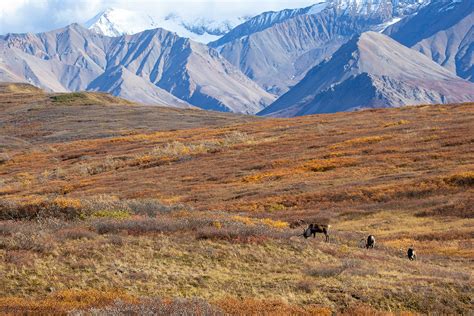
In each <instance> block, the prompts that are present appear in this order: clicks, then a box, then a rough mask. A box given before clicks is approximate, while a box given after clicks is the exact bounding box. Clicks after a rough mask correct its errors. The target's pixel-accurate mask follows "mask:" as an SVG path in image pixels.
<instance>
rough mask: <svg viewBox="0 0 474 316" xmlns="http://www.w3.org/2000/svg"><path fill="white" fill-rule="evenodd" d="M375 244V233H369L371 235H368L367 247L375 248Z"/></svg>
mask: <svg viewBox="0 0 474 316" xmlns="http://www.w3.org/2000/svg"><path fill="white" fill-rule="evenodd" d="M374 246H375V237H374V235H369V237H367V243H366V244H365V247H366V248H367V249H370V248H372V249H373V248H374Z"/></svg>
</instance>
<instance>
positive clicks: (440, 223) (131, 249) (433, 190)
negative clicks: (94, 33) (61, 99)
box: [0, 96, 474, 313]
mask: <svg viewBox="0 0 474 316" xmlns="http://www.w3.org/2000/svg"><path fill="white" fill-rule="evenodd" d="M13 98H15V96H14V97H13ZM34 98H37V96H35V97H34ZM2 100H5V98H3V99H2ZM43 102H45V103H44V105H42V107H43V108H42V109H41V111H40V115H34V114H31V112H34V111H27V113H30V114H28V115H32V116H30V117H29V118H28V120H26V119H25V120H22V121H21V122H20V124H25V125H22V126H26V124H30V125H31V126H33V127H34V129H33V128H32V129H30V130H35V131H42V132H44V131H45V130H47V131H48V133H51V132H53V133H54V132H57V130H61V129H63V128H64V125H63V123H62V121H59V122H58V121H56V120H52V121H50V122H52V123H53V124H47V125H46V124H45V123H39V124H36V123H37V122H38V121H40V122H41V120H42V119H43V118H44V117H45V116H44V115H43V114H44V113H52V112H48V110H47V109H48V108H49V107H52V106H55V107H58V106H59V107H60V108H61V111H67V109H73V110H72V112H68V113H77V112H78V110H80V109H82V108H80V107H78V108H76V105H71V104H68V105H67V109H66V106H61V105H60V104H55V105H52V104H50V101H43ZM25 103H27V102H25ZM32 103H34V104H37V101H34V102H32ZM3 106H4V107H5V106H6V105H3ZM18 106H19V107H25V106H26V105H24V104H19V105H16V107H17V108H18ZM35 107H36V105H35ZM97 108H98V109H99V110H100V111H104V108H106V107H99V106H97ZM126 108H127V111H129V109H131V108H132V107H126ZM56 109H57V108H56ZM8 110H9V109H8V108H7V112H8ZM146 110H147V109H143V111H146ZM74 111H75V112H74ZM119 111H122V108H120V110H119ZM86 112H87V111H83V110H82V111H80V113H81V115H82V114H83V113H86ZM114 112H115V109H114ZM178 112H179V111H175V110H170V113H173V114H167V115H168V116H165V118H163V122H167V123H166V124H170V121H172V122H173V123H176V124H179V128H180V129H179V130H174V131H173V130H169V128H168V130H164V131H156V130H157V129H156V128H154V127H152V125H151V124H148V123H144V124H143V128H142V129H141V130H140V131H138V132H137V130H136V129H135V128H133V124H130V125H127V124H125V123H123V122H124V121H115V122H116V125H114V124H112V125H110V124H109V123H103V124H109V125H107V126H112V127H111V130H112V132H110V133H106V134H103V132H102V131H103V129H102V128H101V127H102V126H103V125H101V124H91V123H90V122H89V123H87V122H86V123H79V125H80V126H83V128H84V129H85V130H87V131H88V132H87V133H81V135H80V136H77V138H76V139H80V140H72V141H64V139H61V138H58V137H55V138H51V139H48V138H46V137H42V136H38V135H36V134H35V135H28V134H27V133H24V134H22V136H21V138H22V141H29V143H31V145H30V146H29V147H27V148H26V147H24V146H20V147H14V146H12V147H7V148H6V149H5V153H4V155H5V156H4V157H7V158H5V159H3V163H0V177H1V182H0V195H1V196H2V200H3V203H4V204H3V208H2V206H1V205H2V204H0V214H2V217H3V218H4V219H5V218H8V216H10V217H11V216H17V217H21V216H25V214H27V215H31V214H33V215H31V216H32V217H34V216H39V217H40V218H39V219H38V218H36V219H35V220H32V221H28V220H23V221H21V222H15V223H14V222H11V221H3V222H2V225H3V226H1V227H2V234H3V237H4V240H3V243H2V244H1V245H0V246H1V249H0V256H1V257H2V258H3V259H4V263H3V264H2V266H1V267H0V273H3V274H4V275H5V276H6V278H5V280H6V282H5V283H6V286H5V287H2V290H1V291H2V292H1V295H2V296H4V297H6V298H4V299H2V300H0V306H4V307H5V306H19V305H25V304H27V303H26V302H25V301H21V300H20V299H19V298H15V299H14V298H12V297H11V296H15V297H24V298H29V297H47V295H56V294H55V293H58V292H57V291H72V292H73V293H75V292H74V291H78V290H90V289H91V288H92V289H110V291H111V292H110V293H112V294H110V295H111V296H114V295H119V294H114V293H115V292H114V291H116V290H117V289H118V290H119V291H125V292H126V293H127V294H120V295H131V298H129V297H128V296H127V297H124V298H123V300H125V301H127V300H131V301H134V300H135V299H136V298H141V297H192V296H197V297H201V298H204V299H205V300H207V301H210V302H211V303H212V304H214V305H216V306H218V307H219V308H221V309H223V310H225V311H227V312H237V311H242V310H245V309H244V308H251V309H253V310H259V309H260V310H269V309H271V308H273V309H274V310H276V311H279V312H281V313H288V312H295V313H297V312H298V313H304V312H307V313H311V312H313V313H314V312H325V311H329V310H335V311H344V310H346V311H349V312H350V313H351V312H354V311H357V310H359V311H360V312H362V313H364V312H369V311H371V309H374V308H375V309H378V310H392V311H393V310H406V311H415V312H426V311H429V310H431V311H442V312H447V313H466V312H468V311H469V310H470V308H471V306H470V302H472V299H473V297H472V291H471V289H470V285H471V283H472V281H471V280H472V272H471V271H472V268H473V266H472V260H473V258H474V248H473V247H472V243H473V240H474V229H473V227H474V220H473V216H474V210H473V209H472V205H474V203H473V194H472V193H473V189H472V186H473V181H474V180H473V179H474V168H473V167H474V160H473V157H474V156H473V143H474V138H473V136H472V128H473V122H474V108H473V105H472V104H465V105H452V106H422V107H407V108H402V109H391V110H372V111H362V112H357V113H341V114H334V115H324V116H311V117H303V118H295V119H290V120H259V121H257V122H251V121H250V122H245V120H247V119H244V118H241V117H234V116H222V117H221V116H220V115H217V114H216V115H213V116H211V117H205V116H206V115H209V114H205V113H203V112H202V111H188V112H179V113H180V115H181V116H180V115H176V113H178ZM62 113H64V112H62ZM107 113H108V115H112V114H111V112H107ZM147 113H148V112H147ZM190 113H193V114H192V115H191V114H190ZM194 113H196V114H194ZM140 115H142V114H141V113H137V117H140ZM194 115H197V117H196V116H194ZM147 116H148V115H147ZM0 117H5V111H2V112H1V114H0ZM22 117H23V116H22ZM67 117H68V116H66V118H67ZM141 117H142V118H143V116H141ZM183 117H185V118H186V120H188V122H191V123H183V121H184V120H183V119H182V118H183ZM63 118H64V117H62V119H63ZM81 119H82V117H81ZM145 121H146V119H145ZM133 122H135V123H136V121H133ZM203 122H204V123H203ZM68 124H70V121H69V122H68ZM88 124H91V125H92V127H93V128H89V129H87V126H88ZM181 124H183V125H181ZM3 126H4V127H2V129H0V130H1V132H2V134H3V135H7V136H10V135H12V134H10V133H11V131H13V130H14V129H15V128H17V126H15V125H14V124H12V123H10V124H7V125H3ZM28 126H29V125H28ZM118 127H120V129H118ZM191 127H194V128H191ZM182 128H187V129H182ZM119 131H120V132H119ZM143 131H147V132H146V133H143ZM105 136H110V137H107V138H105ZM65 139H66V140H68V139H70V138H69V137H66V138H65ZM39 143H41V146H38V145H36V144H39ZM5 205H7V207H8V209H9V210H10V211H9V212H10V213H8V214H9V215H8V216H4V215H5V214H6V211H5V210H6V209H7V207H5ZM142 209H144V210H147V211H148V213H150V212H151V213H152V214H151V218H150V217H147V216H145V215H143V213H142V212H141V211H139V210H142ZM12 210H13V211H12ZM63 213H68V214H73V213H74V214H76V213H77V214H79V215H78V216H77V217H78V218H79V219H73V220H65V219H63V218H64V215H61V214H63ZM122 215H123V216H122ZM148 216H150V215H148ZM51 217H52V218H51ZM155 217H156V219H155ZM297 219H304V220H307V221H319V222H330V223H331V225H332V228H333V232H332V241H331V243H329V244H325V243H322V242H321V241H322V237H321V236H318V237H320V238H317V239H316V240H313V239H311V240H303V239H301V238H300V237H298V236H297V235H298V234H300V233H301V228H298V229H296V230H291V229H289V228H288V227H287V224H286V223H287V222H288V223H290V222H292V221H295V220H297ZM183 223H184V224H183ZM117 225H118V226H117ZM117 227H119V228H117ZM26 232H28V233H26ZM369 233H371V234H374V235H375V236H376V238H377V247H376V249H375V250H373V251H367V250H364V249H362V248H361V246H362V244H363V242H362V239H363V238H364V237H365V236H366V235H367V234H369ZM409 246H414V247H415V248H416V249H417V252H418V256H419V260H418V261H416V262H409V261H407V260H406V259H405V258H404V252H405V250H406V248H407V247H409ZM51 291H52V292H53V294H48V293H49V292H51ZM59 293H63V294H61V295H63V296H62V297H63V303H58V302H61V300H53V301H54V302H56V303H54V304H53V303H51V300H50V301H48V299H47V298H46V299H44V300H43V301H42V302H44V304H43V305H42V306H39V305H41V304H40V303H35V304H39V305H35V306H36V308H40V307H41V308H45V309H46V310H48V308H50V309H54V308H56V309H58V310H68V309H70V308H71V306H74V307H79V308H82V307H83V308H86V307H87V306H95V305H100V304H105V303H104V302H109V301H107V299H106V298H104V299H102V300H101V298H100V297H99V298H97V299H96V300H93V302H92V303H89V304H83V305H81V304H79V303H77V302H76V301H74V303H71V302H67V297H68V295H71V293H70V292H59ZM64 293H66V294H64ZM79 293H83V292H79ZM84 293H86V292H84ZM120 293H121V292H120ZM81 295H82V296H84V295H85V296H87V295H86V294H81ZM93 295H97V294H90V296H93ZM235 298H238V300H236V299H235ZM241 298H244V299H245V298H252V299H247V300H243V301H242V300H240V299H241ZM269 298H271V299H274V301H272V303H268V304H265V303H264V302H265V301H267V302H268V299H269ZM101 302H102V303H101ZM134 302H135V301H134ZM109 303H110V302H109ZM15 304H16V305H15ZM28 304H30V306H33V305H34V304H33V303H32V302H28ZM61 304H62V305H61ZM68 304H69V305H68Z"/></svg>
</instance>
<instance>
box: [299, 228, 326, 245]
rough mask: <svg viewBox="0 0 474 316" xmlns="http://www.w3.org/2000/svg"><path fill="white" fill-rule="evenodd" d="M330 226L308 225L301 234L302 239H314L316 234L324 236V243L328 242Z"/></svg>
mask: <svg viewBox="0 0 474 316" xmlns="http://www.w3.org/2000/svg"><path fill="white" fill-rule="evenodd" d="M330 227H331V225H322V224H309V225H308V228H306V229H305V230H304V232H303V237H304V238H309V237H311V235H313V238H316V233H322V234H324V235H325V236H326V242H329V233H328V231H329V228H330Z"/></svg>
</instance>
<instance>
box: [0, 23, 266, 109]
mask: <svg viewBox="0 0 474 316" xmlns="http://www.w3.org/2000/svg"><path fill="white" fill-rule="evenodd" d="M0 56H1V60H0V71H1V72H0V81H19V80H18V79H20V80H21V81H25V82H29V83H32V84H34V85H36V86H39V87H42V88H44V89H47V90H50V91H57V92H64V91H78V90H94V91H106V92H111V93H113V94H115V95H118V96H123V97H126V98H130V99H132V100H137V101H142V102H147V103H157V104H163V105H171V106H187V104H186V103H190V104H192V105H194V106H198V107H200V108H205V109H210V110H219V111H228V112H238V113H246V114H253V113H256V112H258V111H260V110H262V109H263V108H264V106H265V105H267V104H269V103H271V102H272V101H273V100H274V97H273V96H272V95H270V94H268V93H267V92H265V91H264V90H262V89H261V88H260V87H259V86H258V85H256V84H255V83H254V82H252V81H251V80H250V79H249V78H247V77H246V76H245V75H244V74H243V73H241V72H240V71H239V70H238V69H236V68H235V67H234V66H232V65H231V64H230V63H229V62H228V61H226V60H225V59H224V58H223V57H221V56H220V54H219V53H218V52H217V51H215V50H214V49H212V48H209V47H207V46H205V45H203V44H199V43H196V42H193V41H191V40H189V39H185V38H181V37H179V36H177V35H176V34H174V33H171V32H169V31H166V30H163V29H154V30H148V31H145V32H142V33H138V34H135V35H131V36H128V35H127V36H120V37H107V36H102V35H99V34H96V33H95V32H92V31H90V30H87V29H85V28H83V27H81V26H80V25H78V24H73V25H70V26H68V27H65V28H63V29H59V30H55V31H51V32H46V33H40V34H9V35H6V36H3V37H0ZM176 98H178V99H181V100H177V99H176Z"/></svg>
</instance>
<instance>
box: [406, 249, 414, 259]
mask: <svg viewBox="0 0 474 316" xmlns="http://www.w3.org/2000/svg"><path fill="white" fill-rule="evenodd" d="M407 255H408V259H410V260H412V261H413V260H416V253H415V250H414V249H413V248H408V251H407Z"/></svg>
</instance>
